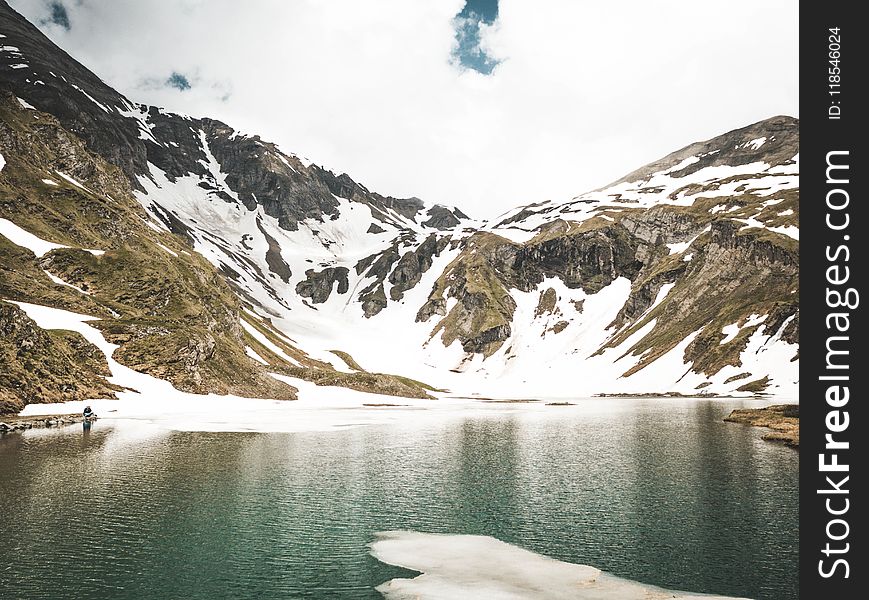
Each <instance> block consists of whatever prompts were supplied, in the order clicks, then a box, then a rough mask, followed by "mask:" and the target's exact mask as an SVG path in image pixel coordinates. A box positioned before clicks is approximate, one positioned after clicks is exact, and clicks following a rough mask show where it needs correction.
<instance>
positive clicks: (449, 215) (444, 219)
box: [423, 204, 468, 229]
mask: <svg viewBox="0 0 869 600" xmlns="http://www.w3.org/2000/svg"><path fill="white" fill-rule="evenodd" d="M427 214H428V216H429V218H428V220H427V221H423V225H425V226H426V227H434V228H435V229H452V228H453V227H455V226H456V225H460V224H461V223H462V219H467V218H468V217H467V215H465V214H464V213H463V212H462V211H460V210H459V209H457V208H454V209H450V208H447V207H446V206H441V205H440V204H436V205H435V206H433V207H431V208H430V209H429V211H428V213H427Z"/></svg>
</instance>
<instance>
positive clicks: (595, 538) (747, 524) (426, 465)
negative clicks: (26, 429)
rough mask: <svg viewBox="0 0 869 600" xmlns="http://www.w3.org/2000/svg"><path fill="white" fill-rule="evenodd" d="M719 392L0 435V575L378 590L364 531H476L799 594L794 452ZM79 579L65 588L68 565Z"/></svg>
mask: <svg viewBox="0 0 869 600" xmlns="http://www.w3.org/2000/svg"><path fill="white" fill-rule="evenodd" d="M731 407H732V404H727V403H722V402H720V401H719V402H711V401H710V402H697V401H669V400H667V401H622V400H619V401H612V400H605V401H599V400H594V401H591V400H590V401H585V403H584V404H583V405H582V406H581V410H570V411H563V412H559V409H553V411H544V412H543V413H537V414H531V413H516V414H510V415H504V416H500V417H498V416H487V417H477V418H468V419H453V420H444V421H442V422H437V421H431V420H427V421H426V422H425V423H424V424H412V423H406V424H403V425H396V426H382V427H365V428H358V429H351V430H346V431H340V432H334V433H299V434H256V433H181V432H167V431H163V430H159V429H156V428H154V427H151V426H148V425H147V424H137V423H135V422H125V423H123V424H117V425H112V424H111V422H110V421H100V422H98V423H97V424H96V426H94V427H93V428H92V429H90V430H84V429H81V430H79V429H78V428H77V427H70V428H66V429H64V430H61V431H51V432H48V433H42V432H40V433H37V432H32V434H30V433H29V434H28V435H24V436H22V435H9V436H5V437H2V438H0V530H2V531H3V532H4V536H5V543H4V544H3V545H2V546H0V564H3V565H6V566H7V568H6V569H5V570H3V571H2V572H0V586H2V589H15V590H17V591H18V592H20V595H21V596H26V597H30V598H55V597H79V598H109V597H111V598H138V597H143V596H148V597H185V598H213V597H227V596H231V597H242V598H286V597H312V598H354V599H355V598H378V597H379V594H377V593H376V592H375V591H374V589H373V588H374V586H376V585H378V584H380V583H382V582H383V581H385V580H387V579H391V578H393V577H397V576H403V575H407V574H408V573H407V572H405V571H403V570H401V569H396V568H394V567H389V566H386V565H383V564H382V563H379V562H378V561H376V560H374V559H373V558H371V556H369V554H368V549H367V544H369V543H370V542H371V541H372V539H373V534H374V532H376V531H383V530H394V529H412V530H417V531H430V532H440V533H474V534H482V535H490V536H493V537H496V538H499V539H502V540H504V541H507V542H510V543H514V544H518V545H520V546H523V547H525V548H528V549H531V550H534V551H537V552H540V553H543V554H546V555H549V556H552V557H554V558H558V559H560V560H565V561H570V562H577V563H583V564H592V565H595V566H598V567H601V568H604V569H606V570H609V571H611V572H613V573H615V574H617V575H620V576H623V577H626V578H630V579H635V580H639V581H643V582H648V583H652V584H657V585H661V586H665V587H669V588H675V589H691V590H695V591H705V592H716V593H720V594H728V595H737V596H753V597H757V598H764V599H770V600H778V599H782V600H783V599H785V598H787V599H791V598H796V597H797V589H796V582H797V577H796V573H797V563H796V558H797V546H796V544H797V529H796V527H797V495H796V493H797V492H796V489H797V455H796V453H795V452H793V451H792V450H789V449H787V448H782V447H779V446H775V445H772V444H768V443H763V442H760V441H759V436H760V432H759V431H757V430H754V429H751V428H748V427H744V426H739V425H733V424H725V423H723V422H722V421H721V418H722V417H723V416H724V414H726V412H727V411H729V410H730V408H731ZM83 566H86V567H87V568H86V569H85V571H86V573H87V575H86V576H85V578H86V579H87V581H88V584H87V586H86V587H84V588H79V587H78V586H77V584H76V582H79V581H81V578H82V567H83Z"/></svg>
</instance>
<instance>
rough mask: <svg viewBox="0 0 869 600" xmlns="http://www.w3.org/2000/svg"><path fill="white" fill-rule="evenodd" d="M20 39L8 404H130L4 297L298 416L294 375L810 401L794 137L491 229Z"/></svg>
mask: <svg viewBox="0 0 869 600" xmlns="http://www.w3.org/2000/svg"><path fill="white" fill-rule="evenodd" d="M0 34H2V36H3V37H0V44H2V46H0V91H2V95H3V98H2V99H0V155H2V157H3V158H0V225H2V228H0V234H2V236H0V256H2V258H3V264H2V266H3V270H2V271H0V299H2V300H5V301H7V302H5V303H2V302H0V309H2V311H5V313H8V314H6V315H5V316H3V315H0V327H2V326H4V325H5V330H4V331H8V332H9V333H8V335H6V337H5V338H4V341H3V343H4V344H6V346H8V347H7V348H6V350H5V353H6V354H7V355H8V357H9V360H10V361H12V362H11V363H10V364H13V363H14V364H16V365H18V366H19V367H20V369H18V370H13V371H14V372H15V373H17V375H8V376H7V380H5V381H4V380H3V379H2V378H0V402H2V401H3V400H4V398H3V397H2V394H6V395H7V396H9V397H11V398H13V399H17V400H18V401H19V402H20V401H24V402H33V401H39V399H40V398H41V397H42V398H50V399H58V398H67V397H70V398H72V397H75V398H81V397H88V395H93V394H95V393H96V394H105V393H110V390H107V389H103V388H105V385H104V384H102V387H101V383H100V381H101V377H103V376H104V375H105V374H106V370H107V369H109V367H110V365H107V364H104V363H105V361H100V360H98V359H99V352H91V351H90V350H88V349H87V348H86V346H84V345H83V344H81V343H79V341H78V340H75V339H72V338H71V339H64V340H57V339H54V338H52V337H51V336H48V337H45V336H42V337H40V335H41V334H40V332H39V329H40V328H39V327H38V326H37V325H36V324H35V323H33V322H30V321H32V320H30V319H29V316H32V315H29V316H28V315H25V314H22V311H23V312H24V313H26V312H27V310H26V308H25V307H24V306H22V305H21V304H18V305H16V304H10V302H9V301H11V302H18V303H27V305H28V306H29V305H42V306H49V307H54V308H63V309H67V310H73V311H76V312H79V313H82V314H89V315H93V316H95V317H98V318H100V320H99V321H94V325H95V326H96V327H97V328H98V329H99V330H100V331H101V332H102V333H103V335H104V336H105V338H106V339H107V340H108V341H110V342H111V343H113V344H116V345H117V346H118V349H117V350H115V351H114V355H113V359H114V360H117V361H118V362H119V363H121V364H124V365H126V366H128V367H131V368H133V369H136V370H138V371H142V372H146V373H149V374H151V375H153V376H155V377H160V378H165V379H168V380H169V381H171V382H172V383H173V384H174V385H175V386H176V387H178V388H179V389H184V390H187V391H193V392H198V393H202V392H210V391H213V392H217V393H236V394H240V395H257V396H265V397H292V396H294V392H293V391H292V388H288V387H284V388H281V387H280V385H283V384H281V383H280V382H278V381H277V380H276V379H275V378H274V377H273V376H271V375H269V373H277V374H278V375H280V377H281V380H282V381H284V382H287V381H289V382H292V381H293V380H300V379H302V380H308V381H313V382H315V383H317V384H319V385H340V386H345V387H351V388H354V389H358V390H367V391H378V392H381V393H389V394H395V395H411V396H418V397H419V396H426V395H428V394H429V393H430V392H431V391H432V389H431V386H434V387H436V388H438V389H449V390H451V391H453V392H455V393H460V394H483V395H493V396H500V397H517V396H572V395H580V394H592V393H617V392H620V393H666V392H680V393H684V394H698V393H718V394H723V393H726V394H730V393H737V394H751V393H755V392H761V391H764V392H767V393H774V394H779V395H786V396H795V393H796V392H795V383H796V379H797V371H798V363H797V361H796V357H797V355H798V346H797V334H798V323H799V287H798V277H797V274H798V241H797V240H798V237H799V236H798V232H799V225H798V224H799V204H798V199H799V181H798V173H799V154H798V153H799V141H798V122H797V121H796V120H795V119H791V118H788V117H775V118H772V119H768V120H765V121H762V122H760V123H756V124H754V125H751V126H749V127H745V128H742V129H738V130H735V131H732V132H729V133H726V134H724V135H722V136H719V137H716V138H714V139H712V140H708V141H706V142H700V143H696V144H692V145H690V146H687V147H686V148H684V149H682V150H680V151H678V152H675V153H673V154H671V155H669V156H667V157H665V158H663V159H661V160H660V161H657V162H655V163H652V164H650V165H648V166H646V167H644V168H642V169H640V170H638V171H635V172H633V173H631V174H630V175H628V176H626V177H625V178H623V179H622V180H620V181H618V182H615V183H613V184H612V185H609V186H607V187H605V188H603V189H600V190H596V191H593V192H589V193H585V194H582V195H580V196H577V197H576V198H574V199H572V200H571V201H569V202H566V203H553V202H539V203H535V204H531V205H528V206H524V207H520V208H517V209H515V210H511V211H509V212H507V213H505V214H504V215H502V216H501V217H499V218H498V219H496V220H494V221H492V222H482V221H474V220H472V219H470V218H468V217H467V216H466V215H465V214H464V213H463V212H461V211H460V210H459V209H457V208H454V207H446V206H440V205H432V204H428V203H426V202H424V201H422V200H419V199H417V198H393V197H389V196H383V195H380V194H377V193H375V192H372V191H370V190H368V189H367V188H365V186H363V185H362V184H359V183H357V182H356V181H354V180H353V179H351V178H350V177H349V176H348V175H346V174H341V175H336V174H335V173H332V172H331V171H329V170H327V169H324V168H322V167H319V166H317V165H316V164H314V163H312V162H311V161H309V160H307V159H306V158H303V157H301V156H299V155H296V154H292V153H290V152H285V151H283V150H282V149H280V148H278V147H277V146H276V145H275V144H272V143H269V142H266V141H264V140H262V139H261V138H260V137H258V136H248V135H244V134H242V133H240V132H237V131H235V130H233V129H232V128H231V127H230V126H228V125H226V124H223V123H221V122H218V121H214V120H211V119H207V118H193V117H188V116H184V115H178V114H173V113H170V112H167V111H164V110H162V109H159V108H156V107H148V106H144V105H141V104H136V103H135V102H132V101H130V100H128V99H127V98H125V97H124V96H123V95H121V94H119V93H118V92H116V91H115V90H113V89H112V88H110V87H109V86H107V85H106V84H105V83H103V82H102V81H100V80H99V78H97V77H96V76H95V75H93V74H92V73H91V72H89V71H88V70H87V69H86V68H84V67H83V66H81V65H80V64H79V63H77V62H76V61H75V60H74V59H72V58H71V57H69V56H68V55H66V54H65V53H63V51H62V50H60V49H59V48H57V47H56V46H54V44H52V43H51V42H50V41H49V40H48V39H46V38H45V37H44V36H42V34H41V33H39V31H38V30H36V29H35V28H34V27H33V26H32V25H30V24H29V23H27V22H26V20H24V19H23V18H22V17H20V16H19V15H17V14H16V13H15V12H14V11H12V10H11V9H10V8H9V7H8V6H7V5H6V4H5V3H3V2H0ZM4 165H5V166H4ZM28 236H30V237H28ZM34 239H35V240H37V241H34ZM44 244H48V246H45V245H44ZM94 248H99V249H100V250H102V253H98V254H97V255H95V254H94V253H92V252H86V251H82V250H78V249H94ZM43 250H44V252H43ZM15 307H20V308H15ZM4 319H5V321H4ZM22 332H24V333H22ZM28 332H32V333H28ZM55 337H56V336H55ZM36 338H39V340H38V343H36V342H33V340H34V339H36ZM16 340H17V341H16ZM27 340H30V342H33V343H30V344H29V345H28V343H29V342H28V343H25V342H27ZM86 343H87V342H85V344H86ZM70 344H72V346H75V347H76V348H77V349H75V348H73V349H71V346H70ZM76 344H77V346H76ZM60 345H62V347H61V346H60ZM24 346H26V348H24ZM23 348H24V349H23ZM58 349H60V350H62V351H63V352H64V353H65V356H67V357H68V358H69V360H66V362H63V364H57V363H56V361H55V362H52V361H49V360H47V359H46V358H45V357H46V356H47V355H49V354H52V353H54V354H57V351H58ZM28 352H31V353H36V354H34V356H36V355H37V354H38V356H39V357H41V358H39V359H38V360H37V359H36V358H33V357H31V358H28V357H27V353H28ZM85 355H87V356H90V357H91V359H88V360H85V358H83V356H85ZM108 358H110V359H111V358H112V357H108ZM28 361H30V363H28ZM33 361H35V362H36V363H38V364H39V368H40V369H43V370H45V371H46V373H50V374H51V377H52V378H53V379H52V381H55V382H56V385H53V386H49V387H50V390H48V389H47V388H46V389H43V390H42V392H39V390H38V389H36V388H35V387H34V386H35V385H36V384H35V383H34V378H33V377H30V376H28V367H26V364H32V363H33ZM88 361H90V362H88ZM101 369H102V370H101ZM31 370H32V369H31ZM388 374H392V375H388ZM42 380H44V377H43V378H42V379H40V381H42ZM70 380H75V381H88V382H89V383H88V385H87V386H81V385H79V386H75V385H72V387H70V386H71V384H70ZM267 382H271V383H267ZM421 382H424V383H421ZM121 385H123V384H121ZM64 386H66V387H64ZM108 387H109V388H110V387H111V386H108ZM64 390H66V391H64ZM40 393H41V394H42V396H40ZM9 402H12V401H11V400H10V401H9Z"/></svg>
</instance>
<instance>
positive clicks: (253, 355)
mask: <svg viewBox="0 0 869 600" xmlns="http://www.w3.org/2000/svg"><path fill="white" fill-rule="evenodd" d="M244 353H245V354H247V355H248V356H249V357H251V358H252V359H254V360H255V361H257V362H258V363H260V364H262V365H266V366H268V364H269V363H268V362H267V361H266V359H264V358H263V357H262V356H260V355H259V354H257V353H256V350H254V349H253V348H251V347H250V346H245V347H244Z"/></svg>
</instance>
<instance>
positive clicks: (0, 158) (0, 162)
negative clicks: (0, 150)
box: [0, 154, 6, 171]
mask: <svg viewBox="0 0 869 600" xmlns="http://www.w3.org/2000/svg"><path fill="white" fill-rule="evenodd" d="M5 166H6V159H5V158H3V155H2V154H0V171H2V170H3V167H5Z"/></svg>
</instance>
